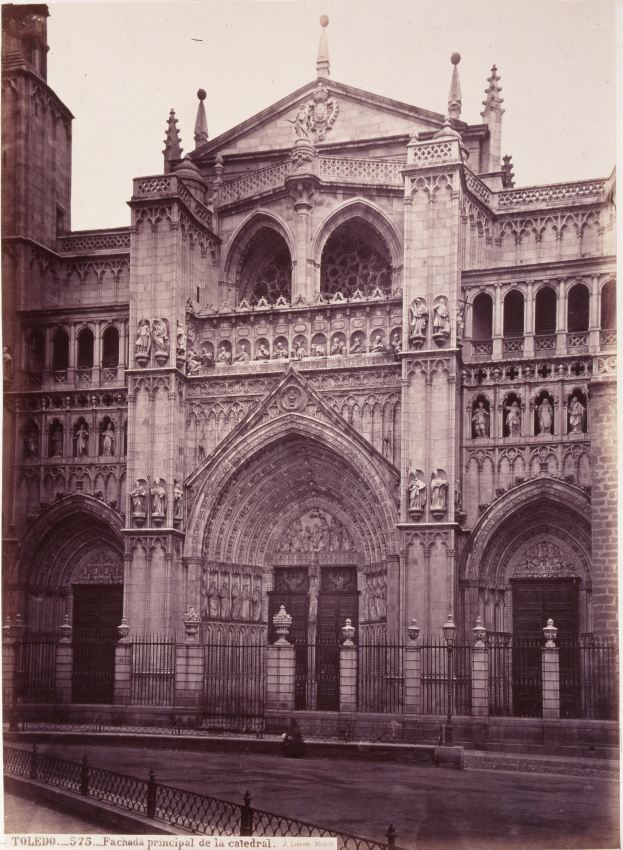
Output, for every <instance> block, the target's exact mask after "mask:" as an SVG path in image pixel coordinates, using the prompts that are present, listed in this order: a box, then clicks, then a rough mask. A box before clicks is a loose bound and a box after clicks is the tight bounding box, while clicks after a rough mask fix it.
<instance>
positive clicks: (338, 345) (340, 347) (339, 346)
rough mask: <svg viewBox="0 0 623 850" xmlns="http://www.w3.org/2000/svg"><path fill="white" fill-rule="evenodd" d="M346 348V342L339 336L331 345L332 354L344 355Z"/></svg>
mask: <svg viewBox="0 0 623 850" xmlns="http://www.w3.org/2000/svg"><path fill="white" fill-rule="evenodd" d="M344 348H345V344H344V340H343V339H341V338H340V337H339V336H336V337H334V338H333V341H332V343H331V350H330V354H344Z"/></svg>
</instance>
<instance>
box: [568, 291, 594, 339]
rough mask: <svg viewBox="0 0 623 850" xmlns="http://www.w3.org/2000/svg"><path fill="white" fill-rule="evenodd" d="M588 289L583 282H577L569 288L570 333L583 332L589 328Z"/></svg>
mask: <svg viewBox="0 0 623 850" xmlns="http://www.w3.org/2000/svg"><path fill="white" fill-rule="evenodd" d="M588 304H589V293H588V289H587V287H586V286H584V284H582V283H576V285H575V286H572V287H571V289H570V290H569V297H568V300H567V330H568V331H569V333H581V332H582V331H587V330H588Z"/></svg>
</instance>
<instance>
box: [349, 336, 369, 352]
mask: <svg viewBox="0 0 623 850" xmlns="http://www.w3.org/2000/svg"><path fill="white" fill-rule="evenodd" d="M364 352H365V348H364V345H363V342H362V340H361V337H360V336H356V337H355V338H354V340H353V341H352V344H351V346H350V352H349V354H363V353H364Z"/></svg>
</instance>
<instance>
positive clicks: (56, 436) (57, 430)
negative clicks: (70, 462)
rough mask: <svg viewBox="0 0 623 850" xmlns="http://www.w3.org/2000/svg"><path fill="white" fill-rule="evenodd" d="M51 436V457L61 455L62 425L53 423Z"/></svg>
mask: <svg viewBox="0 0 623 850" xmlns="http://www.w3.org/2000/svg"><path fill="white" fill-rule="evenodd" d="M51 436H52V457H63V426H62V425H55V426H54V428H53V430H52V435H51Z"/></svg>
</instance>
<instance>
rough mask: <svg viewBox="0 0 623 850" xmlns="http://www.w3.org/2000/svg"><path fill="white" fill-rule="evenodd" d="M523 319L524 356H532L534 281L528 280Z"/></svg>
mask: <svg viewBox="0 0 623 850" xmlns="http://www.w3.org/2000/svg"><path fill="white" fill-rule="evenodd" d="M525 311H526V312H525V320H524V322H525V323H524V348H523V354H524V357H533V356H534V283H533V281H531V280H530V281H528V290H527V292H526V302H525Z"/></svg>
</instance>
